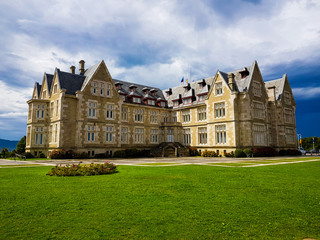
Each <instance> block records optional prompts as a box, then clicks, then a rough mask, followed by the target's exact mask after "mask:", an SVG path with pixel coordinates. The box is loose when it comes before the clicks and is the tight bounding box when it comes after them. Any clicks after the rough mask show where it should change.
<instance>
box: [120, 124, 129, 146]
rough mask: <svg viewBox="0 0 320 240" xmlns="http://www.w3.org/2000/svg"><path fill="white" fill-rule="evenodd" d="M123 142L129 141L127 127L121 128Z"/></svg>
mask: <svg viewBox="0 0 320 240" xmlns="http://www.w3.org/2000/svg"><path fill="white" fill-rule="evenodd" d="M121 142H122V143H128V128H127V127H122V128H121Z"/></svg>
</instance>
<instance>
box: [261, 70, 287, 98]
mask: <svg viewBox="0 0 320 240" xmlns="http://www.w3.org/2000/svg"><path fill="white" fill-rule="evenodd" d="M285 77H286V75H285V74H284V75H283V76H282V78H279V79H275V80H271V81H268V82H265V83H264V85H265V87H266V89H268V88H271V87H275V88H276V89H275V90H276V100H280V99H281V97H282V94H283V88H284V83H285V79H286V78H285ZM267 92H268V95H269V97H273V96H270V95H271V94H273V92H269V91H267Z"/></svg>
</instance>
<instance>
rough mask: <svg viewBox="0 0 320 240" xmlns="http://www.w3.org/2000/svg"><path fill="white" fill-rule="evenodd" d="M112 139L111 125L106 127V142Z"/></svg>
mask: <svg viewBox="0 0 320 240" xmlns="http://www.w3.org/2000/svg"><path fill="white" fill-rule="evenodd" d="M112 141H113V127H110V126H107V127H106V142H108V143H110V142H112Z"/></svg>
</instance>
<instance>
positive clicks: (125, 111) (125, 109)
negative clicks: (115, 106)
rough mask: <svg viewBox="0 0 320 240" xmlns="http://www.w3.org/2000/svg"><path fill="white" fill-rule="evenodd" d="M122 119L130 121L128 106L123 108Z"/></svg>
mask: <svg viewBox="0 0 320 240" xmlns="http://www.w3.org/2000/svg"><path fill="white" fill-rule="evenodd" d="M121 119H122V120H123V121H128V108H127V107H123V108H121Z"/></svg>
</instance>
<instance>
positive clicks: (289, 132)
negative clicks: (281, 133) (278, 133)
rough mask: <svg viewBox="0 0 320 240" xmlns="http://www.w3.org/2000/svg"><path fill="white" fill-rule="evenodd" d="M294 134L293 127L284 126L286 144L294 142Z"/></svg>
mask: <svg viewBox="0 0 320 240" xmlns="http://www.w3.org/2000/svg"><path fill="white" fill-rule="evenodd" d="M295 136H296V134H295V132H294V129H293V128H286V142H287V143H288V144H292V143H295V141H296V138H295Z"/></svg>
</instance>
